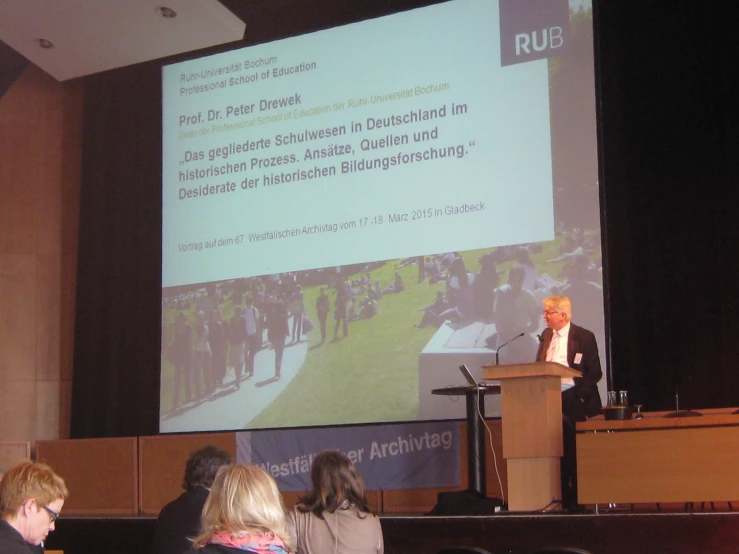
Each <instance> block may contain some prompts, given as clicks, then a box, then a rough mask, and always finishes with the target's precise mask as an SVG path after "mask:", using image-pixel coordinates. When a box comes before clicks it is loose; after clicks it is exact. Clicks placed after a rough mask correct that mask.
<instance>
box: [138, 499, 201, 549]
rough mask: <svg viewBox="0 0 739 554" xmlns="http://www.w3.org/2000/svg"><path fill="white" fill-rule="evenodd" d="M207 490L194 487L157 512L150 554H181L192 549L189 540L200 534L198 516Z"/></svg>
mask: <svg viewBox="0 0 739 554" xmlns="http://www.w3.org/2000/svg"><path fill="white" fill-rule="evenodd" d="M207 498H208V489H206V488H205V487H195V488H193V489H191V490H189V491H186V492H184V493H182V494H181V495H180V496H179V497H177V498H176V499H174V500H173V501H172V502H170V503H169V504H167V505H166V506H165V507H164V508H162V511H161V512H159V518H158V519H157V530H156V534H155V536H154V544H153V546H152V549H151V554H182V553H183V552H187V551H188V550H190V548H191V547H192V542H191V541H189V540H188V537H189V538H192V537H195V536H197V535H198V534H199V533H200V514H201V513H202V512H203V506H204V505H205V501H206V499H207Z"/></svg>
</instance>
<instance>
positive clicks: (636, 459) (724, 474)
mask: <svg viewBox="0 0 739 554" xmlns="http://www.w3.org/2000/svg"><path fill="white" fill-rule="evenodd" d="M699 411H700V413H701V414H702V417H673V418H669V417H665V415H667V414H669V413H670V412H647V413H645V414H644V419H635V418H634V419H630V420H624V421H606V420H605V419H604V418H603V416H598V417H596V418H593V419H589V420H588V421H585V422H582V423H578V424H577V477H578V502H580V503H581V504H609V503H613V504H641V503H645V504H651V503H660V502H663V503H667V502H723V501H729V502H731V501H736V500H739V473H737V470H736V462H737V460H739V414H735V413H734V408H719V409H708V410H699Z"/></svg>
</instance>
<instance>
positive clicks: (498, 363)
mask: <svg viewBox="0 0 739 554" xmlns="http://www.w3.org/2000/svg"><path fill="white" fill-rule="evenodd" d="M525 334H526V333H519V334H518V335H516V336H515V337H513V338H512V339H511V340H508V341H506V342H504V343H503V344H501V345H500V346H499V347H498V348H496V349H495V365H500V351H501V350H502V349H503V347H504V346H508V345H509V344H511V343H512V342H513V341H514V340H516V339H520V338H521V337H522V336H524V335H525Z"/></svg>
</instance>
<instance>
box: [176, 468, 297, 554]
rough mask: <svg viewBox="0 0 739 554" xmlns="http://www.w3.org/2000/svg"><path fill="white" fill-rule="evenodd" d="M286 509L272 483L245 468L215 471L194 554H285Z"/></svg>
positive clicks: (261, 473)
mask: <svg viewBox="0 0 739 554" xmlns="http://www.w3.org/2000/svg"><path fill="white" fill-rule="evenodd" d="M286 539H287V531H286V528H285V507H284V504H283V503H282V496H281V495H280V492H279V491H278V490H277V484H276V483H275V481H274V479H272V477H270V476H269V475H267V473H265V472H264V471H263V470H262V469H260V468H258V467H256V466H250V465H246V464H233V465H227V466H223V467H222V468H220V469H219V470H218V473H217V474H216V478H215V481H214V482H213V487H212V488H211V490H210V494H209V495H208V500H206V501H205V506H204V507H203V514H202V516H201V533H200V535H199V536H197V537H195V539H194V540H193V549H192V550H191V551H190V552H194V553H196V554H243V553H244V552H250V553H252V554H288V553H289V552H292V551H293V549H292V548H291V547H290V545H289V543H288V542H286Z"/></svg>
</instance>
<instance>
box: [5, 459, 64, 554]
mask: <svg viewBox="0 0 739 554" xmlns="http://www.w3.org/2000/svg"><path fill="white" fill-rule="evenodd" d="M66 497H67V486H66V485H65V484H64V479H62V478H61V477H59V476H58V475H57V474H56V473H54V471H53V470H52V469H51V468H50V467H49V466H47V465H45V464H37V463H34V462H32V461H30V460H25V461H23V462H20V463H18V464H16V465H15V466H13V467H11V468H10V469H8V470H7V471H6V472H5V475H3V478H2V481H0V552H2V554H37V553H39V552H43V543H44V540H46V537H47V536H48V534H49V533H50V532H52V531H53V530H54V528H55V522H56V520H57V518H58V517H59V512H61V510H62V506H63V505H64V499H65V498H66Z"/></svg>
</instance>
